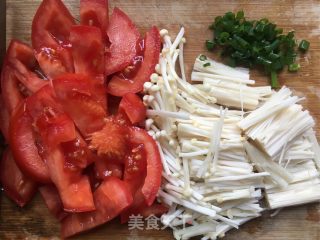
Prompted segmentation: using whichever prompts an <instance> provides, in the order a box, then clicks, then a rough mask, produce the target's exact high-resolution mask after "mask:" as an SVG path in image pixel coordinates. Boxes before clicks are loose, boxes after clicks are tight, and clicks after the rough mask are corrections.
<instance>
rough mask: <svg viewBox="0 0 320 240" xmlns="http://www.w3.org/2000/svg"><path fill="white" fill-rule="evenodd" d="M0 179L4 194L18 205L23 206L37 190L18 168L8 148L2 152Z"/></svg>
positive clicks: (32, 182) (33, 183)
mask: <svg viewBox="0 0 320 240" xmlns="http://www.w3.org/2000/svg"><path fill="white" fill-rule="evenodd" d="M0 181H1V185H2V187H3V190H4V192H5V193H6V195H7V196H8V197H9V198H10V199H11V200H13V201H14V202H16V203H17V204H18V205H19V206H20V207H23V206H25V205H26V204H27V203H28V202H29V201H30V200H31V198H32V197H33V196H34V194H35V193H36V191H37V185H36V183H35V182H34V181H32V180H31V179H30V178H28V177H26V176H25V175H24V174H23V173H22V172H21V170H20V169H19V168H18V166H17V164H16V162H15V160H14V158H13V156H12V154H11V151H10V149H6V151H5V152H4V153H3V156H2V160H1V163H0Z"/></svg>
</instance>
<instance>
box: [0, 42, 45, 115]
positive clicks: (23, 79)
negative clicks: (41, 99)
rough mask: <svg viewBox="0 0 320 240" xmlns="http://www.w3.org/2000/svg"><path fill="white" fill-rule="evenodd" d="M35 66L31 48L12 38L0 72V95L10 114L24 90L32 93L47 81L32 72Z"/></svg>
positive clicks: (22, 95)
mask: <svg viewBox="0 0 320 240" xmlns="http://www.w3.org/2000/svg"><path fill="white" fill-rule="evenodd" d="M37 68H38V66H37V62H36V59H35V57H34V55H33V49H32V48H30V47H29V46H28V45H26V44H24V43H22V42H20V41H18V40H12V41H11V42H10V45H9V47H8V50H7V53H6V58H5V61H4V65H3V69H2V73H1V91H2V96H3V100H4V103H5V106H6V107H7V109H8V111H9V113H10V114H11V113H12V112H13V110H14V109H15V107H16V106H17V105H18V103H19V102H20V101H21V100H22V99H23V98H24V97H25V96H24V95H25V94H24V93H25V91H24V90H27V91H29V92H31V93H32V92H35V91H37V90H38V89H40V88H41V87H43V86H44V85H46V84H47V83H48V82H47V81H44V80H42V79H40V78H39V77H38V75H37V74H36V73H35V72H34V71H38V70H37ZM24 88H25V89H24ZM23 91H24V92H23Z"/></svg>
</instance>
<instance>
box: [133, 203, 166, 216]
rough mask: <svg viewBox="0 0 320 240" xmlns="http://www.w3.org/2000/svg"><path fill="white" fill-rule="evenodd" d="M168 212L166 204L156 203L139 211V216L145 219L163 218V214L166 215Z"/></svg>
mask: <svg viewBox="0 0 320 240" xmlns="http://www.w3.org/2000/svg"><path fill="white" fill-rule="evenodd" d="M168 210H169V208H168V207H167V206H165V205H164V204H160V203H156V202H154V203H153V204H152V205H151V206H145V207H142V208H141V210H140V211H139V214H140V215H141V216H143V217H144V218H147V217H149V216H151V215H155V216H158V217H160V216H162V214H165V213H166V212H168Z"/></svg>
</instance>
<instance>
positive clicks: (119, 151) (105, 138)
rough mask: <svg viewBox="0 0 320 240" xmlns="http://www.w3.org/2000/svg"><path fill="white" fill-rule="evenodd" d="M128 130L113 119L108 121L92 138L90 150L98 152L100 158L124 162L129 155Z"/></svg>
mask: <svg viewBox="0 0 320 240" xmlns="http://www.w3.org/2000/svg"><path fill="white" fill-rule="evenodd" d="M127 135H128V128H127V127H126V126H125V125H120V124H119V123H118V122H116V121H115V120H113V119H107V120H106V123H105V126H104V127H103V128H102V129H101V130H100V131H97V132H94V133H92V135H91V136H90V148H91V149H94V150H96V151H97V154H98V156H105V157H108V158H109V159H117V160H119V161H121V160H123V158H124V156H125V155H126V153H127V149H128V147H127V138H128V136H127Z"/></svg>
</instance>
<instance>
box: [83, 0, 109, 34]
mask: <svg viewBox="0 0 320 240" xmlns="http://www.w3.org/2000/svg"><path fill="white" fill-rule="evenodd" d="M108 10H109V8H108V0H81V1H80V22H81V25H89V26H95V27H97V28H100V30H101V33H102V37H103V38H105V35H106V33H107V26H108V22H109V13H108Z"/></svg>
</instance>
